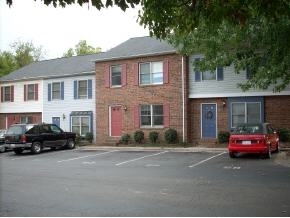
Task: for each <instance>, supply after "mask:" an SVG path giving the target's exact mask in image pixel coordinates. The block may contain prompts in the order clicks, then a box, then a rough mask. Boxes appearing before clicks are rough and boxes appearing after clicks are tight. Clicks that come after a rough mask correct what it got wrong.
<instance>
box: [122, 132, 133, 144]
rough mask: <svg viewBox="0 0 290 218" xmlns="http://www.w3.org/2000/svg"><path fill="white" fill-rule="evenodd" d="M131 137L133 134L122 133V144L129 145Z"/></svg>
mask: <svg viewBox="0 0 290 218" xmlns="http://www.w3.org/2000/svg"><path fill="white" fill-rule="evenodd" d="M130 139H131V136H130V135H129V134H124V135H122V137H121V139H120V142H121V143H122V144H125V145H127V144H128V143H129V141H130Z"/></svg>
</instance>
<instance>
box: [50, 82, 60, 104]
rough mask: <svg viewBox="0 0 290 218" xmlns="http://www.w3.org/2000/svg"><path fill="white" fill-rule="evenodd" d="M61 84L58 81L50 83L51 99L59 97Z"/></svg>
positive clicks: (58, 98)
mask: <svg viewBox="0 0 290 218" xmlns="http://www.w3.org/2000/svg"><path fill="white" fill-rule="evenodd" d="M60 94H61V85H60V82H56V83H52V100H60V99H61V96H60Z"/></svg>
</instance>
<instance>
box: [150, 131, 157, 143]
mask: <svg viewBox="0 0 290 218" xmlns="http://www.w3.org/2000/svg"><path fill="white" fill-rule="evenodd" d="M149 139H150V142H151V143H153V144H155V143H156V142H157V139H158V132H150V133H149Z"/></svg>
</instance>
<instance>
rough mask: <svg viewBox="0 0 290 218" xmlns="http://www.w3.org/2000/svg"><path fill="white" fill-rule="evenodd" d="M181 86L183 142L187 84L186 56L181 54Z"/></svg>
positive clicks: (183, 140)
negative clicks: (185, 73)
mask: <svg viewBox="0 0 290 218" xmlns="http://www.w3.org/2000/svg"><path fill="white" fill-rule="evenodd" d="M181 83H182V84H181V87H182V142H185V84H184V58H183V55H182V56H181Z"/></svg>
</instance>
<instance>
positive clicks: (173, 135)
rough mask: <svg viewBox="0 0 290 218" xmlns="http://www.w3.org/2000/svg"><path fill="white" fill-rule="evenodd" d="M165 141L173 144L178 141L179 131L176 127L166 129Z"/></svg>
mask: <svg viewBox="0 0 290 218" xmlns="http://www.w3.org/2000/svg"><path fill="white" fill-rule="evenodd" d="M164 136H165V141H166V142H167V143H168V144H173V143H176V142H177V131H176V130H175V129H168V130H166V131H165V135H164Z"/></svg>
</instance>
